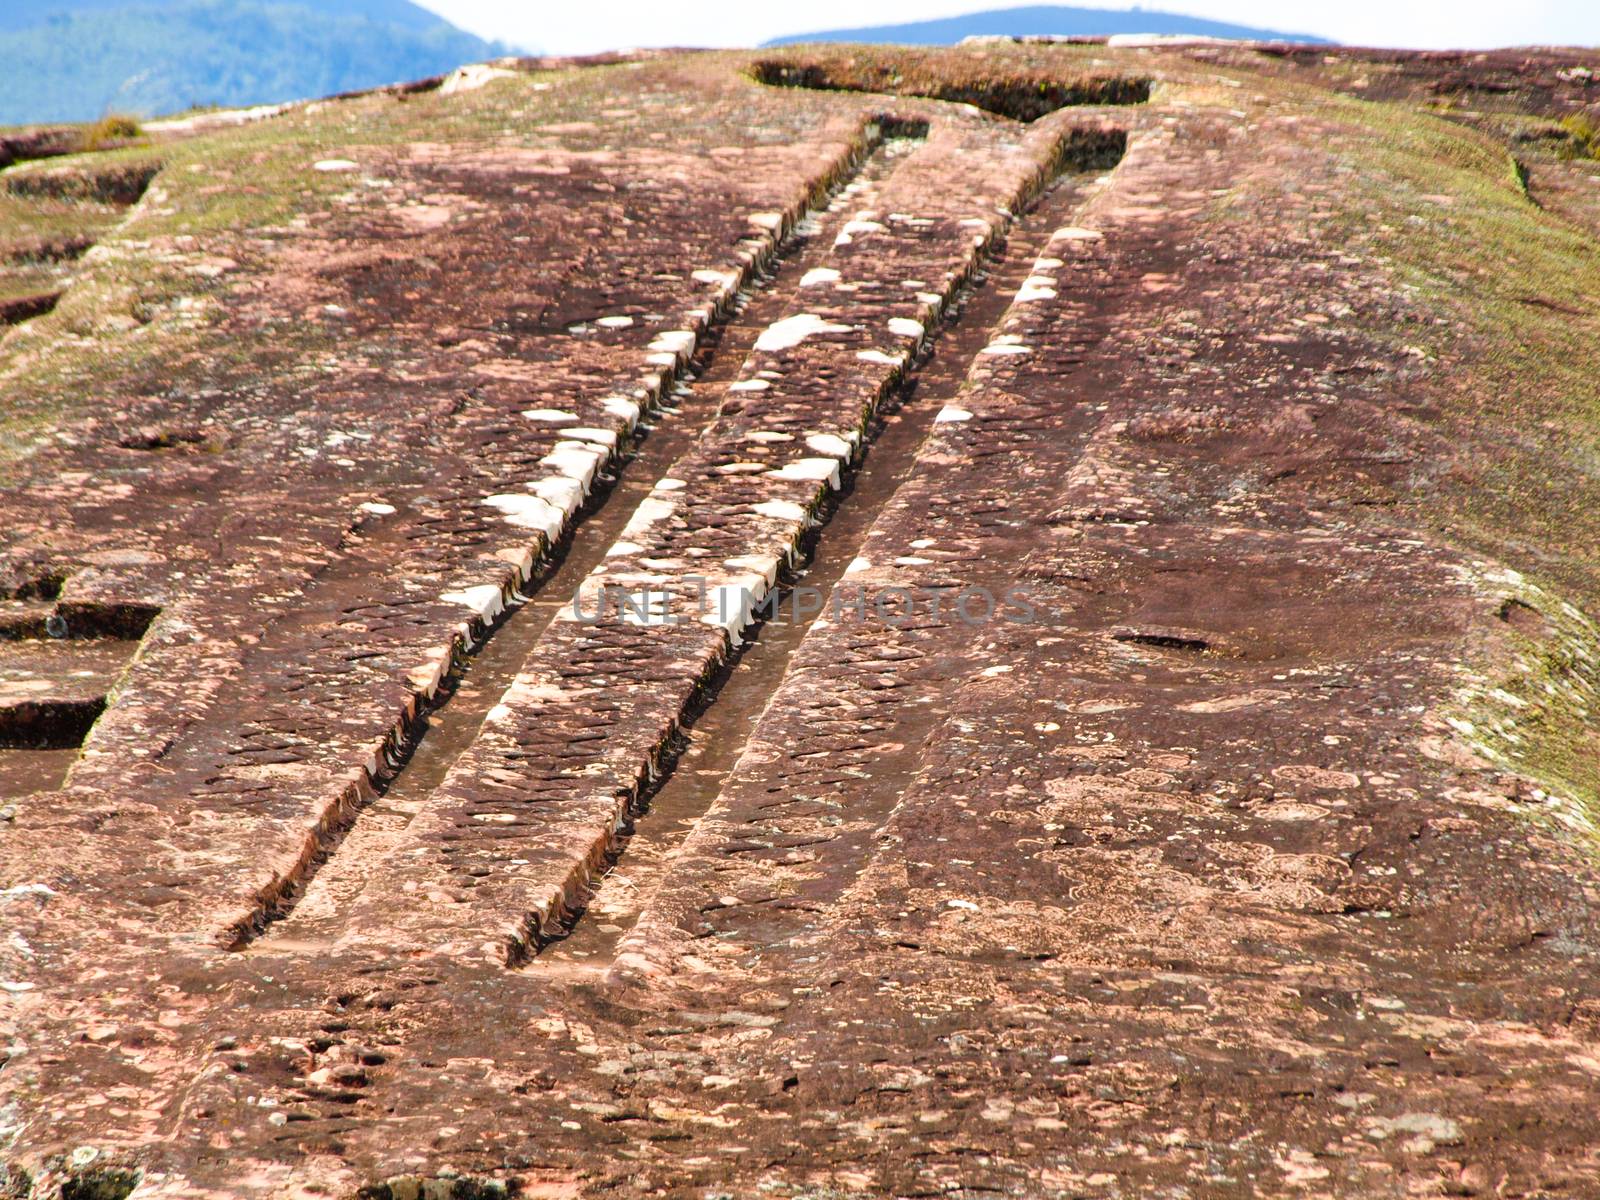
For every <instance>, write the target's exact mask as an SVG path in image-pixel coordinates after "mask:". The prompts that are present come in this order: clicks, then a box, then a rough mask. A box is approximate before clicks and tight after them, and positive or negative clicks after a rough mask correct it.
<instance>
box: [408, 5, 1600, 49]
mask: <svg viewBox="0 0 1600 1200" xmlns="http://www.w3.org/2000/svg"><path fill="white" fill-rule="evenodd" d="M1037 2H1039V0H809V2H808V3H805V4H780V3H777V2H775V0H699V2H695V0H689V2H683V0H654V2H650V0H623V2H621V3H615V2H613V3H597V2H594V0H588V2H585V0H559V2H556V0H418V3H420V4H422V5H423V6H424V7H427V8H431V9H433V10H434V11H435V12H438V13H441V14H443V15H444V16H445V17H446V18H448V19H449V20H451V21H454V22H455V23H456V24H457V25H460V26H461V27H462V28H464V29H469V30H471V31H472V32H473V33H476V34H480V35H481V36H484V37H491V38H499V39H501V40H502V41H506V42H510V43H511V44H512V45H514V46H518V47H520V48H523V49H528V50H539V51H543V52H545V53H549V54H584V53H590V52H593V51H596V50H610V49H617V48H621V47H626V46H752V45H755V44H757V43H759V42H763V41H765V40H766V39H768V38H773V37H780V36H782V35H784V34H787V33H804V32H807V31H809V30H817V29H840V28H850V27H855V26H859V25H882V24H893V23H898V22H902V21H914V20H924V19H927V18H930V17H946V16H957V15H959V14H961V13H967V12H975V11H979V10H982V9H992V8H1010V7H1015V6H1020V5H1022V4H1027V3H1037ZM1078 3H1079V4H1080V5H1081V6H1082V7H1086V8H1087V7H1095V8H1129V7H1132V5H1130V4H1124V3H1119V2H1118V0H1078ZM1144 7H1146V8H1150V9H1162V10H1164V11H1167V12H1178V13H1186V14H1189V15H1191V16H1198V17H1211V18H1213V19H1215V20H1219V21H1232V22H1235V23H1238V24H1241V25H1255V26H1260V27H1264V28H1267V29H1283V30H1289V31H1293V32H1298V33H1314V34H1320V35H1322V36H1323V37H1329V38H1333V39H1334V40H1336V41H1342V42H1351V43H1358V44H1362V45H1373V46H1427V47H1454V46H1461V47H1479V46H1513V45H1529V44H1534V43H1561V44H1567V45H1588V46H1594V45H1600V3H1597V2H1596V0H1515V2H1508V0H1322V2H1321V3H1317V4H1288V3H1278V4H1274V3H1270V2H1268V0H1195V2H1189V0H1172V2H1171V3H1165V2H1163V0H1146V2H1145V4H1144Z"/></svg>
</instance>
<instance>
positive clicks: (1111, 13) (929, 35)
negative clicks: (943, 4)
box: [766, 5, 1327, 46]
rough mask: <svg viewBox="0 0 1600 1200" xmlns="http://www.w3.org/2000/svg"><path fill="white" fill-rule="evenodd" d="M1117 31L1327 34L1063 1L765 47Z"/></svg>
mask: <svg viewBox="0 0 1600 1200" xmlns="http://www.w3.org/2000/svg"><path fill="white" fill-rule="evenodd" d="M1117 33H1165V34H1187V35H1190V36H1198V37H1218V38H1249V39H1252V40H1255V41H1281V42H1317V43H1326V42H1327V39H1326V38H1319V37H1312V36H1311V35H1309V34H1304V33H1283V32H1280V31H1278V30H1273V29H1255V28H1252V27H1251V26H1248V25H1229V24H1227V23H1226V22H1224V21H1207V20H1205V19H1204V18H1201V17H1185V16H1180V15H1178V14H1177V13H1164V12H1150V11H1147V10H1145V9H1142V8H1133V9H1126V10H1124V9H1110V8H1068V7H1066V6H1064V5H1038V6H1035V7H1031V8H999V9H995V10H993V11H992V12H977V13H969V14H967V15H966V16H963V17H945V18H943V19H941V20H937V21H912V22H910V23H908V24H905V25H866V26H863V27H861V28H860V29H828V30H823V31H822V32H820V33H801V34H794V35H792V36H789V37H781V38H774V39H773V40H772V41H770V42H767V43H766V45H768V46H792V45H796V44H798V43H800V42H869V43H870V42H880V43H881V42H896V43H899V44H901V45H905V46H953V45H955V44H956V43H957V42H959V41H960V40H961V39H962V38H969V37H983V36H989V37H996V36H998V37H1021V36H1039V35H1042V34H1055V35H1057V36H1078V37H1108V36H1110V35H1112V34H1117Z"/></svg>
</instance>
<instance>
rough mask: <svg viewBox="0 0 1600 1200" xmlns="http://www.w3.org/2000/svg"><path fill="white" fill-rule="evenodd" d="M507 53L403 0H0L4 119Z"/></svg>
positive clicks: (330, 81) (134, 109)
mask: <svg viewBox="0 0 1600 1200" xmlns="http://www.w3.org/2000/svg"><path fill="white" fill-rule="evenodd" d="M506 53H509V48H508V47H505V46H502V45H498V44H496V43H492V42H486V41H484V40H483V39H482V38H479V37H475V36H474V35H472V34H470V33H466V32H464V31H463V30H460V29H457V28H456V27H455V26H454V25H451V24H450V23H449V22H447V21H445V20H443V19H442V18H440V17H438V16H435V15H434V14H433V13H431V12H428V11H427V10H426V9H424V8H421V7H419V6H417V5H415V4H411V3H408V0H30V2H29V3H26V4H16V5H13V4H11V3H9V2H7V0H0V63H4V64H5V71H4V73H3V75H0V125H21V124H28V123H36V122H47V121H84V120H92V119H94V118H96V117H100V116H103V115H105V114H107V113H111V112H116V113H130V114H134V115H138V116H149V115H153V114H157V113H170V112H178V111H181V110H183V109H187V108H192V107H195V106H198V105H220V106H225V107H233V106H238V105H252V104H270V103H275V102H278V101H282V100H296V99H301V98H303V97H308V96H323V95H328V94H330V93H333V92H343V91H353V90H355V89H357V88H365V87H374V86H377V85H379V84H384V83H395V82H400V81H402V80H408V79H420V78H423V77H425V76H428V75H437V74H439V73H441V72H444V71H448V70H451V69H453V68H455V67H458V66H460V65H461V64H462V63H465V62H476V61H482V60H483V59H485V58H493V57H496V56H498V55H501V54H506Z"/></svg>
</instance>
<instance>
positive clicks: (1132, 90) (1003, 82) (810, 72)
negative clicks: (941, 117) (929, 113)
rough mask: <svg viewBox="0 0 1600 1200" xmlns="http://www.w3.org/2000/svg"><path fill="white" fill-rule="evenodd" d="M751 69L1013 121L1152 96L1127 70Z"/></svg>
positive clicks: (847, 63)
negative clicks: (1069, 73) (1064, 73)
mask: <svg viewBox="0 0 1600 1200" xmlns="http://www.w3.org/2000/svg"><path fill="white" fill-rule="evenodd" d="M750 73H751V75H752V77H753V78H754V79H755V80H756V82H758V83H764V84H767V85H768V86H770V87H796V88H811V89H813V90H816V91H825V92H872V93H882V94H887V95H892V96H920V97H923V98H925V99H928V100H944V101H948V102H950V103H952V104H971V105H974V106H975V107H977V108H981V109H984V110H986V111H988V112H992V113H998V114H999V115H1000V116H1002V117H1010V118H1012V119H1013V120H1016V121H1037V120H1038V119H1039V118H1040V117H1043V116H1046V115H1047V114H1049V113H1053V112H1055V111H1056V110H1057V109H1060V108H1066V107H1069V106H1071V105H1085V104H1143V103H1144V102H1145V101H1147V100H1149V99H1150V81H1149V80H1148V79H1140V78H1136V77H1131V76H1126V75H1084V76H1081V77H1078V78H1072V79H1063V78H1058V77H1055V76H1044V75H998V76H989V75H974V76H970V77H966V78H961V77H957V78H954V79H952V78H951V77H950V76H949V75H948V74H947V73H944V72H941V73H940V74H938V75H933V74H929V75H927V76H926V77H924V76H922V75H920V74H919V73H918V71H917V70H916V68H915V67H914V66H910V65H908V64H904V63H898V62H897V63H893V64H888V63H883V62H862V61H858V60H856V59H855V58H846V59H837V60H835V59H820V60H815V61H809V62H802V61H794V60H789V59H769V60H767V61H765V62H758V63H756V64H755V65H754V66H753V67H752V68H751V72H750Z"/></svg>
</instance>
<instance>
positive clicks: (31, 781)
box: [0, 576, 157, 801]
mask: <svg viewBox="0 0 1600 1200" xmlns="http://www.w3.org/2000/svg"><path fill="white" fill-rule="evenodd" d="M60 587H61V580H60V579H59V578H57V577H54V576H52V577H47V578H43V579H40V580H37V581H35V582H33V583H30V584H28V585H25V586H23V587H21V588H18V589H17V590H16V591H15V592H13V594H12V595H11V596H10V597H9V598H7V599H4V600H0V801H4V800H7V799H11V798H13V797H16V796H25V795H28V794H30V793H33V792H41V791H50V790H52V789H54V788H57V787H59V786H61V783H62V781H63V780H64V779H65V778H66V775H67V772H68V771H69V770H70V769H71V767H72V764H73V762H74V761H75V760H76V758H77V756H78V750H79V748H80V747H81V746H82V745H83V742H84V739H85V738H87V737H88V736H89V730H90V729H92V728H93V726H94V723H95V721H97V720H98V719H99V718H100V714H101V713H103V712H104V711H105V708H106V698H107V695H108V694H109V693H110V691H111V688H112V687H113V686H114V685H115V683H116V681H117V680H118V679H119V678H121V676H122V673H123V671H124V670H126V669H127V666H128V664H129V663H130V662H131V661H132V660H133V656H134V654H135V653H136V652H137V650H138V648H139V639H140V638H141V637H143V635H144V632H145V630H146V629H148V628H149V626H150V623H151V621H152V620H153V619H154V618H155V615H156V611H157V610H156V609H155V608H153V607H149V606H145V605H116V604H110V605H108V604H81V603H78V604H74V603H68V602H62V601H60V600H59V591H60Z"/></svg>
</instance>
